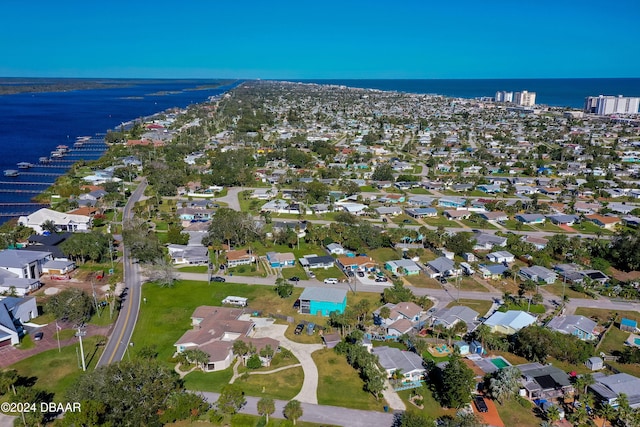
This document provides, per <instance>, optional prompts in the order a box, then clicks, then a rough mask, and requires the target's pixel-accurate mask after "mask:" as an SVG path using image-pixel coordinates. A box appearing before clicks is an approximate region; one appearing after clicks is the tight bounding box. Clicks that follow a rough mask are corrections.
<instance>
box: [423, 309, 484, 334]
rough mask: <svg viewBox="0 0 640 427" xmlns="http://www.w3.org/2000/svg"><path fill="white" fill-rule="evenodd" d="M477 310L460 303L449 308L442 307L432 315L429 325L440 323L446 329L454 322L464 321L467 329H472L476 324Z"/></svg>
mask: <svg viewBox="0 0 640 427" xmlns="http://www.w3.org/2000/svg"><path fill="white" fill-rule="evenodd" d="M477 320H478V312H477V311H475V310H472V309H470V308H469V307H465V306H462V305H456V306H453V307H449V308H442V309H440V310H438V311H436V312H435V313H433V315H432V320H431V325H432V326H437V325H442V326H444V327H445V328H447V329H450V328H452V327H453V326H454V325H455V324H456V323H459V322H464V323H465V324H466V325H467V331H473V330H474V329H475V328H476V326H477V325H478V324H477Z"/></svg>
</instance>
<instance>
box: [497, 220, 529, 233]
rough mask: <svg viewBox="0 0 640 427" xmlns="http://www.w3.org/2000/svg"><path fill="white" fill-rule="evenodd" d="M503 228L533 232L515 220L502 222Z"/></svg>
mask: <svg viewBox="0 0 640 427" xmlns="http://www.w3.org/2000/svg"><path fill="white" fill-rule="evenodd" d="M504 228H507V229H509V230H520V231H533V228H531V227H529V226H528V225H526V224H523V223H521V222H520V221H517V220H515V219H509V220H507V221H504Z"/></svg>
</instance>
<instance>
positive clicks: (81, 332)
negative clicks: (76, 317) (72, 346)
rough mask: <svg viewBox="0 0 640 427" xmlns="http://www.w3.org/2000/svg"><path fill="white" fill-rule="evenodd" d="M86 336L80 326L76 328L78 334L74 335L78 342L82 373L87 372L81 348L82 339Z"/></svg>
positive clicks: (85, 332) (82, 348)
mask: <svg viewBox="0 0 640 427" xmlns="http://www.w3.org/2000/svg"><path fill="white" fill-rule="evenodd" d="M86 334H87V331H84V330H83V329H82V326H78V332H77V333H76V336H77V337H78V339H79V340H80V359H81V360H82V370H83V371H86V370H87V365H86V362H85V361H84V347H83V346H82V337H83V336H84V335H86Z"/></svg>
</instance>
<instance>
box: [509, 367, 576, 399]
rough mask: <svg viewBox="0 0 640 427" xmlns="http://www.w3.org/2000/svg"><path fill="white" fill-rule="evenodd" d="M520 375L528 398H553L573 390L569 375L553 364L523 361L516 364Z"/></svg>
mask: <svg viewBox="0 0 640 427" xmlns="http://www.w3.org/2000/svg"><path fill="white" fill-rule="evenodd" d="M516 367H517V368H518V369H519V370H520V374H521V375H522V386H523V389H524V390H525V393H526V396H527V397H528V398H529V399H532V400H533V399H554V398H559V397H562V396H565V395H567V394H570V393H571V392H573V386H572V385H571V381H570V380H569V376H568V375H567V373H566V372H564V371H563V370H562V369H560V368H557V367H555V366H553V365H550V364H549V365H541V364H540V363H537V362H535V363H525V364H523V365H517V366H516Z"/></svg>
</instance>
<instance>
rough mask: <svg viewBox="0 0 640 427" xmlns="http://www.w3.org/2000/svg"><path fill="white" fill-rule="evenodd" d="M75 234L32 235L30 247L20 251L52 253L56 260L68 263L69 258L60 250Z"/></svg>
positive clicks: (29, 242) (29, 239) (29, 241)
mask: <svg viewBox="0 0 640 427" xmlns="http://www.w3.org/2000/svg"><path fill="white" fill-rule="evenodd" d="M72 235H73V233H70V232H65V233H51V234H46V235H45V234H32V235H31V236H29V238H28V240H27V242H28V245H27V246H26V247H24V248H19V250H28V251H39V252H50V253H51V256H52V257H53V259H55V260H62V261H66V260H67V256H66V255H65V254H64V252H62V249H60V244H61V243H62V242H64V241H65V240H67V239H68V238H69V237H71V236H72Z"/></svg>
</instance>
